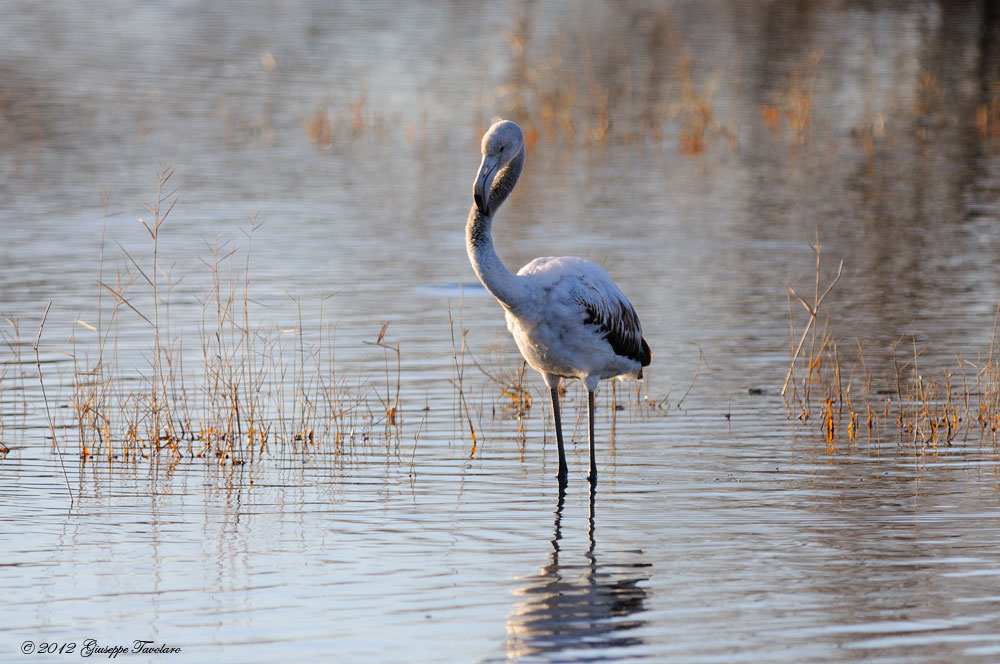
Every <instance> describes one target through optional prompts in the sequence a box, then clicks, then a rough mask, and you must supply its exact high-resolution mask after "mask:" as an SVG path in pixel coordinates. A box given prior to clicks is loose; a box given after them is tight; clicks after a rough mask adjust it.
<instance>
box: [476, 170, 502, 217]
mask: <svg viewBox="0 0 1000 664" xmlns="http://www.w3.org/2000/svg"><path fill="white" fill-rule="evenodd" d="M497 162H498V160H497V159H496V158H495V157H488V156H483V163H481V164H480V165H479V173H478V175H476V185H475V187H474V188H473V190H472V195H473V198H475V200H476V207H477V208H479V212H480V214H486V210H487V209H488V208H489V205H490V189H491V188H492V187H493V178H495V177H496V174H497V166H498V165H499V164H498V163H497Z"/></svg>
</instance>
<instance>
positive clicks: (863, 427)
mask: <svg viewBox="0 0 1000 664" xmlns="http://www.w3.org/2000/svg"><path fill="white" fill-rule="evenodd" d="M813 251H814V252H815V255H816V273H815V278H814V281H813V292H812V294H811V298H807V297H805V296H803V295H802V294H800V293H798V292H797V291H796V290H795V284H792V285H790V286H789V287H788V292H789V355H790V362H789V367H788V372H787V374H786V379H785V384H784V386H783V387H782V391H781V395H782V396H783V397H784V398H785V403H786V407H787V408H788V410H789V413H790V416H792V417H796V418H798V419H799V420H800V421H801V422H802V424H803V425H808V424H809V423H810V422H817V423H818V425H819V426H820V428H821V430H822V432H823V435H824V438H825V440H826V442H827V445H828V448H829V450H830V451H831V452H832V451H835V450H836V448H837V444H838V443H839V442H841V441H843V440H844V437H846V439H847V442H848V443H849V444H850V445H854V444H856V443H858V442H859V441H861V440H862V439H864V440H866V441H867V442H868V443H872V444H875V445H876V446H879V445H880V444H881V443H882V442H883V440H892V439H895V441H896V443H897V444H898V446H899V448H900V449H901V450H903V451H906V452H907V453H909V454H912V455H916V456H923V455H933V454H936V453H937V452H938V451H939V449H940V448H941V447H942V446H947V447H951V446H953V445H955V444H957V443H958V442H959V441H962V442H969V441H974V442H979V443H990V444H991V445H992V446H993V447H994V448H995V447H996V444H997V434H998V432H1000V345H998V343H1000V340H998V336H997V331H998V329H1000V308H998V310H997V318H996V320H995V322H994V330H993V335H992V338H991V339H990V342H989V346H988V348H987V349H986V352H985V357H980V358H979V359H978V360H977V361H975V362H973V361H969V360H959V361H958V362H957V365H956V366H954V367H953V368H951V369H943V370H941V372H940V377H933V376H930V375H927V373H926V372H925V370H924V368H923V367H922V365H921V356H922V355H923V354H924V349H922V348H919V347H918V346H917V343H916V339H915V337H914V336H913V335H912V334H910V333H909V331H907V332H905V333H904V334H903V335H901V336H900V337H899V338H898V339H897V340H896V341H895V342H894V343H893V344H891V345H890V347H889V349H888V354H887V357H879V358H878V359H874V357H873V356H878V353H874V352H872V351H871V350H867V349H866V348H865V345H864V343H863V342H862V341H860V340H859V341H857V342H856V343H855V344H854V350H853V353H854V360H853V362H851V364H850V367H849V369H848V370H847V371H845V370H844V367H845V366H847V365H846V363H844V362H843V360H842V357H841V351H840V348H839V346H838V344H837V342H836V340H835V337H834V334H833V331H832V327H831V325H830V319H829V315H828V314H826V315H821V312H820V308H821V307H822V305H823V303H824V300H825V298H826V296H827V295H828V294H829V293H830V292H831V291H832V290H833V288H834V287H835V286H836V285H837V283H838V281H839V280H840V277H841V274H842V271H843V261H841V263H840V267H839V268H838V270H837V273H836V275H835V276H834V277H833V278H832V279H831V280H830V281H829V282H828V283H827V284H826V285H825V286H823V285H822V283H821V272H822V264H821V246H820V245H819V242H818V241H817V243H816V244H815V245H813ZM796 304H799V305H801V306H802V307H803V308H804V309H805V310H806V311H807V313H808V317H807V319H806V324H805V327H804V328H802V331H801V333H800V332H799V331H798V329H797V326H796V317H795V315H794V310H795V309H796V307H795V305H796ZM824 311H825V310H824Z"/></svg>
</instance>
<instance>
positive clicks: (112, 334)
mask: <svg viewBox="0 0 1000 664" xmlns="http://www.w3.org/2000/svg"><path fill="white" fill-rule="evenodd" d="M173 174H174V170H173V169H170V168H166V167H161V168H160V170H159V172H158V175H157V184H156V195H155V197H154V198H153V199H152V200H153V202H152V203H149V204H146V203H143V205H144V207H145V208H146V210H147V211H148V212H149V213H150V215H151V217H150V218H149V219H141V220H140V221H141V223H142V225H143V227H144V228H145V230H146V231H147V234H148V239H149V242H150V245H149V246H148V247H147V249H149V250H150V253H149V255H148V256H146V257H143V256H142V255H141V252H140V250H139V249H138V248H131V249H130V248H126V247H125V246H122V245H119V246H120V249H121V258H120V260H119V261H118V264H117V266H116V268H115V269H114V270H113V271H112V270H111V269H109V268H108V266H106V265H105V263H106V259H105V252H104V245H103V241H102V248H101V257H100V266H99V268H98V273H99V276H98V290H97V296H96V304H97V307H96V310H94V311H92V312H90V314H88V315H87V316H84V315H81V316H80V317H79V318H78V320H77V321H76V323H77V327H76V328H75V331H74V332H73V333H72V334H71V336H70V338H69V340H68V343H69V346H70V348H71V350H70V351H69V352H68V353H67V354H68V355H69V356H70V357H71V359H72V362H71V364H70V365H71V367H72V376H71V377H70V378H71V381H70V382H71V385H72V388H71V395H70V398H69V403H70V405H71V412H72V414H73V426H72V428H73V429H75V431H76V435H77V436H78V439H79V442H78V454H79V456H80V458H81V459H82V460H83V461H84V462H86V461H88V460H90V459H95V458H100V459H105V460H107V461H109V462H111V461H118V462H127V461H133V462H134V461H135V460H137V459H140V458H142V459H150V460H153V461H155V462H157V463H160V462H165V463H169V464H173V463H176V462H178V461H180V460H182V459H185V458H189V459H213V460H216V461H218V462H219V463H223V464H244V463H248V462H253V461H255V460H258V459H260V458H262V457H263V456H265V455H267V454H268V453H269V452H276V453H278V454H288V453H302V452H308V451H311V450H316V449H319V448H320V445H321V444H322V443H324V442H325V443H326V445H324V446H323V451H326V452H331V453H333V454H342V453H344V452H346V451H349V450H350V449H351V448H353V447H354V446H355V445H358V444H363V445H367V444H369V443H370V442H371V441H374V440H384V441H385V442H386V445H387V446H390V445H392V444H393V443H395V445H396V447H397V448H398V446H399V443H400V442H401V440H402V436H403V416H402V403H401V390H400V382H401V373H402V369H401V367H402V359H401V355H402V353H401V348H400V343H399V342H398V341H390V340H389V339H388V338H387V336H386V331H387V328H388V326H389V323H388V322H386V323H385V324H384V325H383V326H382V329H381V331H380V332H379V333H378V336H377V339H376V341H375V342H373V343H374V344H375V345H377V346H379V347H380V348H381V349H382V350H383V366H382V371H381V372H380V373H381V375H382V378H383V380H378V379H377V378H376V377H374V376H372V375H371V372H368V371H366V370H365V368H364V367H363V366H362V367H361V368H359V370H358V372H357V374H356V375H355V374H353V372H352V373H349V374H342V373H340V372H339V371H338V368H337V366H336V364H335V343H334V342H335V334H334V330H335V327H334V324H333V322H332V321H331V320H329V319H328V317H327V312H326V311H325V310H324V305H325V303H326V302H327V301H328V300H329V299H330V298H331V296H330V295H325V294H323V293H320V294H319V296H318V304H317V310H316V311H311V312H310V315H309V316H306V315H304V313H303V303H302V302H301V300H300V299H299V298H297V297H294V296H292V295H291V294H287V293H286V294H287V295H288V297H289V299H290V300H291V301H292V302H293V304H294V306H295V311H296V315H297V325H296V326H294V327H284V328H281V327H277V326H275V325H274V324H271V323H268V322H267V321H266V320H264V319H263V318H262V317H261V315H260V313H259V311H258V310H257V307H255V305H254V302H253V297H252V295H251V286H252V280H251V254H252V248H253V242H254V234H255V232H256V231H257V230H259V228H260V226H261V222H260V221H259V220H258V218H257V217H256V216H254V217H252V218H250V219H249V223H248V224H247V226H246V227H245V228H244V233H245V245H243V246H233V245H232V243H230V242H228V241H227V242H221V243H220V242H217V241H216V242H208V243H207V244H208V248H209V256H208V258H201V259H200V263H201V265H202V266H203V268H204V272H203V273H202V274H201V277H202V278H203V281H204V282H205V283H206V284H207V285H206V286H205V287H204V288H203V290H202V295H201V296H200V298H199V301H200V303H201V317H200V321H199V322H198V324H197V335H198V343H197V353H195V352H193V351H192V348H191V347H190V346H186V345H185V332H187V333H188V334H189V335H190V330H191V325H190V321H189V323H188V325H187V326H186V327H185V326H183V325H178V324H177V322H176V321H175V320H173V313H174V309H175V307H174V306H173V305H172V302H171V299H172V295H173V294H174V293H175V292H176V291H177V290H178V287H179V285H180V284H181V282H182V281H183V280H184V279H185V278H191V275H185V276H182V277H178V276H177V275H176V274H175V266H174V265H172V264H170V265H168V264H166V263H165V262H164V260H163V257H162V255H161V252H160V251H159V247H160V241H161V239H162V236H163V233H164V231H165V230H166V228H167V227H168V226H169V224H168V223H167V221H168V218H169V216H170V214H171V212H172V211H173V210H174V206H175V205H176V204H177V202H178V200H179V192H178V191H177V190H176V189H171V188H170V186H169V183H170V180H171V177H172V176H173ZM104 209H105V217H104V224H105V228H106V226H107V218H108V215H107V212H106V210H107V195H105V196H104ZM112 275H113V276H112ZM195 278H197V277H195ZM188 307H190V305H188ZM47 314H48V310H46V317H44V318H43V323H42V326H41V327H40V328H39V339H40V337H41V332H42V327H43V326H44V320H45V318H47ZM126 317H129V318H130V320H126ZM189 318H190V317H189ZM88 319H89V320H92V321H94V323H96V324H93V323H91V322H89V320H88ZM307 321H319V322H318V323H309V322H307ZM6 322H7V324H8V327H9V331H7V332H5V341H6V343H7V345H8V347H10V348H11V349H13V350H14V358H13V366H15V367H19V366H20V365H22V364H23V362H22V360H21V358H20V356H19V353H20V348H21V344H20V343H19V338H20V329H19V323H18V321H17V320H16V319H12V318H7V319H6ZM136 324H139V325H141V326H143V327H145V328H146V330H147V331H148V337H147V338H149V339H150V345H149V347H148V349H147V350H148V353H147V354H145V356H144V357H142V358H140V359H139V360H138V361H137V360H136V358H135V356H134V352H135V348H134V345H132V346H130V347H127V348H126V347H125V344H123V343H122V340H121V334H122V332H123V331H124V330H126V329H128V330H132V329H134V327H135V325H136ZM34 348H35V350H36V352H37V348H38V342H37V341H36V344H35V346H34ZM126 356H128V357H127V358H126ZM36 366H37V367H38V373H39V380H40V387H41V389H42V390H43V395H44V394H45V393H44V389H45V386H46V384H47V383H48V382H49V381H52V380H55V381H56V382H57V383H58V382H65V377H60V376H51V375H45V376H43V375H42V373H41V362H40V361H36ZM2 370H3V371H4V373H5V374H6V370H7V365H4V367H3V369H2ZM9 382H10V381H8V380H4V381H2V384H7V383H9ZM24 391H25V390H24V389H23V385H22V390H21V392H22V394H23V393H24ZM22 398H26V397H22ZM46 401H47V399H46ZM25 405H26V404H25ZM2 419H6V418H0V420H2ZM48 421H49V426H50V430H51V432H52V437H53V440H54V441H55V438H56V433H55V428H56V427H55V425H54V424H53V420H52V417H51V415H50V416H49V418H48ZM3 431H4V430H3V429H0V436H2V434H3ZM61 458H62V457H61V455H60V459H61Z"/></svg>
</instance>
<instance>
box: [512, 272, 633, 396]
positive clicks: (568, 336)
mask: <svg viewBox="0 0 1000 664" xmlns="http://www.w3.org/2000/svg"><path fill="white" fill-rule="evenodd" d="M517 276H519V277H521V278H522V279H523V280H524V283H525V292H526V293H527V294H528V298H527V299H526V301H524V302H522V303H521V305H520V306H518V308H517V309H516V310H511V309H507V311H506V317H507V329H509V330H510V332H511V334H512V335H513V336H514V341H515V342H516V343H517V347H518V350H520V351H521V355H523V356H524V359H525V360H526V361H527V362H528V364H529V365H530V366H531V368H533V369H534V370H535V371H538V372H539V373H541V374H543V375H544V374H551V375H554V376H558V377H560V378H576V379H579V380H580V381H581V382H583V383H584V384H585V385H587V389H588V390H593V389H595V388H596V386H597V383H598V381H600V380H601V379H604V378H615V377H618V376H621V377H629V376H641V375H642V366H643V365H642V360H643V359H644V356H643V355H642V347H643V346H642V344H643V343H644V342H643V341H642V330H641V328H640V327H639V326H638V318H637V317H636V315H635V312H634V310H633V309H632V305H631V304H630V303H629V301H628V299H626V298H625V295H624V294H622V292H621V290H620V289H619V288H618V286H617V285H616V284H615V282H614V281H613V280H612V279H611V275H609V274H608V272H607V270H605V269H604V268H603V267H601V266H600V265H597V264H596V263H593V262H591V261H588V260H585V259H583V258H577V257H575V256H561V257H558V258H553V257H545V258H536V259H535V260H533V261H531V262H530V263H528V264H527V265H525V266H524V267H522V268H521V269H520V270H519V271H518V273H517ZM647 353H648V347H647ZM646 363H647V364H648V363H649V362H648V360H647V361H646Z"/></svg>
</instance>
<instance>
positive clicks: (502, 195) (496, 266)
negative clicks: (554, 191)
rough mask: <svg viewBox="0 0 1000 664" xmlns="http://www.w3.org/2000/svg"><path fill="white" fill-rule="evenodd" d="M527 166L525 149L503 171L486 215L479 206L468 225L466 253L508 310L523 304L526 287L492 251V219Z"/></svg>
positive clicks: (473, 212) (483, 280) (474, 207)
mask: <svg viewBox="0 0 1000 664" xmlns="http://www.w3.org/2000/svg"><path fill="white" fill-rule="evenodd" d="M523 166H524V150H523V149H522V150H521V151H520V152H519V153H518V154H517V155H516V156H515V157H514V158H513V159H511V160H510V163H508V164H507V165H506V166H504V167H503V170H501V171H500V172H499V173H498V174H497V177H496V179H495V180H494V181H493V186H491V187H490V196H489V206H488V207H487V210H486V212H480V210H479V208H478V207H477V206H476V205H473V206H472V210H470V211H469V221H468V222H467V223H466V225H465V243H466V250H467V251H468V252H469V260H470V261H471V262H472V269H474V270H475V271H476V276H477V277H479V281H481V282H482V283H483V286H486V290H488V291H489V292H490V294H492V295H493V297H495V298H496V299H497V300H499V302H500V304H502V305H503V306H504V308H506V309H515V308H516V307H517V305H518V304H519V303H520V302H521V301H522V300H523V298H524V295H523V293H522V289H523V287H522V286H521V283H520V281H521V280H520V277H518V276H517V275H516V274H514V273H513V272H511V271H510V270H508V269H507V266H505V265H504V264H503V261H501V260H500V257H499V256H497V252H496V249H494V248H493V235H492V234H491V230H492V227H493V215H495V214H496V211H497V209H499V207H500V206H501V205H502V204H503V202H504V201H505V200H507V197H508V196H509V195H510V192H512V191H514V185H516V184H517V180H518V178H519V177H520V176H521V168H522V167H523Z"/></svg>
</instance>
